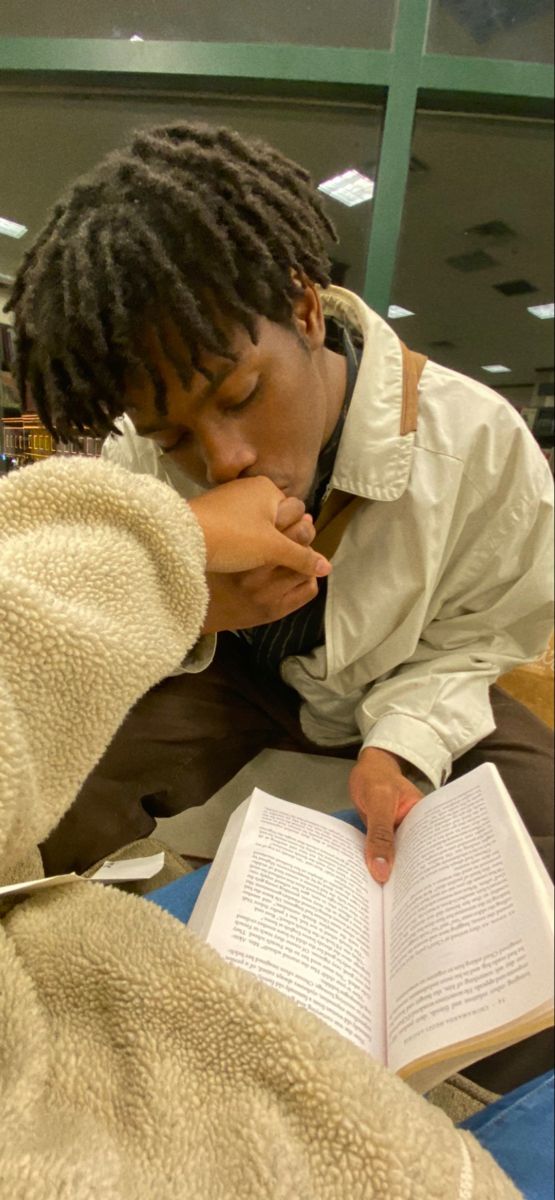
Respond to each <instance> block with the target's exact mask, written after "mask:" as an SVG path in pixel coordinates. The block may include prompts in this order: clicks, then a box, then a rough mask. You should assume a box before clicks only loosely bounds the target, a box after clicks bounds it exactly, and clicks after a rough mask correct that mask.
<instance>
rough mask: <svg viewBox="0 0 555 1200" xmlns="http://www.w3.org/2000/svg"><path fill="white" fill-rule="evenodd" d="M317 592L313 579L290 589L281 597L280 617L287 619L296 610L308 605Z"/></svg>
mask: <svg viewBox="0 0 555 1200" xmlns="http://www.w3.org/2000/svg"><path fill="white" fill-rule="evenodd" d="M317 591H318V585H317V583H316V580H315V579H305V580H304V581H303V583H299V584H297V586H296V587H294V588H291V590H290V591H289V592H286V594H285V595H284V596H283V597H282V602H281V612H280V617H287V616H288V615H289V613H292V612H296V611H297V609H299V608H303V607H304V605H305V604H309V603H310V601H311V600H313V599H314V597H315V595H316V593H317Z"/></svg>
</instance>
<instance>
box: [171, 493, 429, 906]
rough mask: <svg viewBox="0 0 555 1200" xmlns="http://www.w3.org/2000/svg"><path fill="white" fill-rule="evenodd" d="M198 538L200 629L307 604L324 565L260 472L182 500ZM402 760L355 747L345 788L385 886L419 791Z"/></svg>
mask: <svg viewBox="0 0 555 1200" xmlns="http://www.w3.org/2000/svg"><path fill="white" fill-rule="evenodd" d="M189 504H190V507H191V509H192V510H193V512H194V513H195V515H196V517H197V520H198V521H199V524H200V525H201V527H202V530H203V533H204V538H205V543H206V566H207V580H208V586H209V589H210V602H209V606H208V611H207V615H206V619H205V623H204V627H203V633H218V632H220V631H221V630H235V629H248V628H250V627H252V626H254V625H265V624H268V623H269V622H270V621H276V620H279V619H280V618H281V617H285V616H287V615H288V613H291V612H294V611H295V610H296V609H298V608H301V607H302V606H303V605H304V604H307V603H308V602H309V601H310V600H312V599H313V597H314V596H315V595H316V594H317V591H318V579H319V578H323V577H324V576H326V575H329V573H330V571H331V564H330V563H329V562H328V560H327V559H326V558H324V557H323V556H322V555H321V554H318V553H317V552H316V551H314V550H312V549H311V543H312V542H313V540H314V537H315V529H314V524H313V521H312V518H311V517H310V516H309V514H308V513H306V512H305V508H304V504H303V502H302V500H298V499H296V497H294V496H284V494H283V492H280V490H279V488H277V487H276V486H275V484H273V483H272V482H271V480H270V479H266V478H265V477H264V476H256V477H254V478H251V479H237V480H233V482H231V483H225V484H222V485H221V486H220V487H217V488H213V489H212V490H211V491H208V492H205V493H203V495H201V496H197V497H195V499H193V500H191V501H189ZM403 766H404V764H403V763H402V760H400V759H398V758H397V756H396V755H394V754H391V753H390V752H389V751H386V750H382V749H380V748H379V747H374V746H371V747H367V748H366V749H364V750H362V751H361V753H360V755H359V758H358V760H357V762H356V764H355V765H354V767H353V769H352V771H351V775H350V779H349V791H350V796H351V801H352V803H353V804H354V806H355V808H356V809H357V810H358V812H359V813H360V815H361V817H362V819H363V821H364V823H365V825H366V827H367V837H366V861H367V864H368V869H369V871H370V873H371V875H372V876H373V877H374V879H376V880H377V882H378V883H385V882H386V881H387V879H388V878H389V875H390V873H391V867H392V865H393V858H394V831H395V829H396V827H397V826H398V825H399V824H400V823H401V821H402V820H403V818H404V817H405V816H406V815H407V813H408V812H409V811H410V809H411V808H412V807H413V806H414V805H415V804H416V803H417V802H418V800H420V799H421V797H422V793H421V792H420V791H419V789H418V788H417V787H415V786H414V784H412V783H411V782H410V780H409V779H407V778H406V776H405V775H404V773H403Z"/></svg>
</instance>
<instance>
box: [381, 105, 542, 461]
mask: <svg viewBox="0 0 555 1200" xmlns="http://www.w3.org/2000/svg"><path fill="white" fill-rule="evenodd" d="M412 153H413V157H412V170H411V172H410V174H409V185H408V190H407V199H406V207H405V214H404V220H403V229H402V236H401V240H400V247H399V257H398V267H397V272H396V279H395V286H394V291H393V295H392V301H393V303H395V304H397V305H399V306H402V307H403V308H405V309H409V310H410V311H411V312H413V313H414V316H410V317H404V318H401V319H396V320H393V321H392V324H393V327H394V328H395V329H396V331H397V332H398V333H399V334H400V336H401V337H402V338H403V340H404V341H406V342H407V344H408V345H409V346H412V347H413V348H414V349H418V350H421V351H423V352H424V353H425V354H428V355H429V356H430V357H431V358H433V359H435V360H436V361H437V362H440V363H442V364H444V365H445V366H448V367H452V368H454V369H455V370H456V371H462V372H463V373H464V374H467V375H471V376H473V377H474V378H475V379H479V380H481V382H482V383H486V384H488V385H489V386H494V387H495V388H496V389H497V390H498V391H499V392H500V393H501V394H502V395H503V396H505V397H506V398H507V399H508V400H510V401H511V403H512V404H514V405H515V406H516V407H517V408H518V409H520V410H522V409H525V410H527V409H529V408H536V409H537V410H538V411H539V410H540V409H547V408H550V407H551V408H552V406H553V321H552V320H549V319H547V320H541V319H539V318H538V317H534V316H533V315H532V314H531V313H529V312H528V308H529V307H531V306H537V305H542V304H549V303H551V302H552V301H553V299H554V290H553V288H554V283H553V218H552V214H553V165H552V126H551V124H550V123H549V122H537V121H525V120H522V121H517V120H513V119H511V120H506V119H502V118H482V117H469V116H454V115H451V116H450V115H449V114H431V113H425V112H420V113H418V114H417V118H416V124H415V131H414V140H413V146H412ZM487 366H490V367H492V366H493V367H495V366H497V367H505V368H507V370H505V371H502V372H498V373H492V372H488V371H486V370H484V368H485V367H487ZM525 415H526V414H525ZM528 419H529V420H530V422H532V416H530V415H528ZM533 419H534V421H535V420H536V415H535V414H533ZM538 421H540V422H541V418H540V416H539V415H538ZM536 432H538V431H537V430H536ZM540 440H541V439H540ZM552 444H553V430H552V429H551V445H552Z"/></svg>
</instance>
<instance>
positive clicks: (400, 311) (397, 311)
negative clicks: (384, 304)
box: [387, 304, 414, 321]
mask: <svg viewBox="0 0 555 1200" xmlns="http://www.w3.org/2000/svg"><path fill="white" fill-rule="evenodd" d="M387 315H388V317H389V319H390V321H395V320H396V319H397V317H414V313H413V312H411V310H410V308H401V307H400V305H399V304H390V305H389V308H388V310H387Z"/></svg>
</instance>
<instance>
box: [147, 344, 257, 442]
mask: <svg viewBox="0 0 555 1200" xmlns="http://www.w3.org/2000/svg"><path fill="white" fill-rule="evenodd" d="M236 367H237V363H236V362H232V363H230V365H229V366H228V367H222V370H221V371H218V374H217V375H215V376H214V378H213V379H211V380H210V381H209V382H208V383H207V385H206V387H205V389H204V391H203V393H202V395H201V396H200V397H199V400H200V402H201V403H202V402H203V401H204V400H208V399H209V397H210V396H211V395H212V394H213V392H215V391H216V390H217V388H219V386H220V384H222V383H223V382H224V380H225V379H227V377H228V375H231V373H232V371H234V370H235V369H236ZM162 415H163V414H162V413H161V414H160V416H162ZM133 424H134V425H135V422H134V421H133ZM160 430H161V425H160V420H158V421H153V422H151V424H150V425H142V426H140V427H139V426H138V425H135V433H136V434H137V435H138V437H149V436H150V434H152V433H160Z"/></svg>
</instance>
